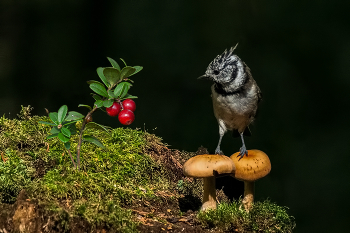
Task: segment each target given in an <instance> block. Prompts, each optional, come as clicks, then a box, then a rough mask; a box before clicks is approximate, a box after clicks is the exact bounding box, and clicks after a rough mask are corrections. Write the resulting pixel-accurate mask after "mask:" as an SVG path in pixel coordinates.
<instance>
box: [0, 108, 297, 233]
mask: <svg viewBox="0 0 350 233" xmlns="http://www.w3.org/2000/svg"><path fill="white" fill-rule="evenodd" d="M39 121H48V119H47V117H39V116H31V115H30V107H25V108H22V111H21V114H20V115H19V118H18V119H7V118H6V117H5V116H3V117H1V118H0V153H1V154H2V157H1V160H0V209H2V212H0V219H3V220H0V228H1V227H3V228H4V229H6V230H7V231H8V232H12V231H13V232H15V231H16V229H17V230H18V229H21V227H22V229H25V230H26V231H27V232H36V231H35V229H39V228H40V229H44V231H45V232H72V231H74V232H137V231H142V232H147V231H153V232H158V230H159V232H162V231H163V230H162V229H164V230H165V229H167V230H168V231H170V232H177V230H178V231H179V232H180V231H181V232H205V231H207V230H206V229H205V227H207V228H208V227H217V229H222V230H227V229H238V228H237V226H235V221H236V220H229V219H228V217H226V218H225V219H221V218H218V217H215V216H216V215H215V213H216V214H218V215H227V214H226V212H225V213H221V212H222V208H223V207H220V208H219V209H218V211H217V212H215V213H214V212H213V213H211V212H210V213H207V215H203V214H199V215H198V218H197V217H196V212H195V211H196V210H197V209H198V208H199V207H200V199H201V186H202V182H201V180H190V179H188V178H185V177H183V175H182V164H183V163H184V162H185V161H186V160H187V159H188V158H190V157H191V156H193V155H195V153H187V152H180V151H177V150H171V149H168V148H167V147H166V145H165V144H163V143H162V142H161V139H160V138H158V137H156V136H155V135H153V134H149V133H147V132H145V131H141V130H132V129H129V128H116V129H111V132H110V134H107V133H105V132H103V131H98V130H94V129H89V130H90V133H91V135H94V136H96V137H97V138H99V139H100V140H101V142H102V143H103V144H104V146H105V148H106V149H101V148H99V147H96V146H95V145H93V144H89V143H83V145H82V148H81V170H80V171H79V170H75V169H74V167H73V165H72V163H71V160H70V158H69V155H68V154H67V153H66V151H65V149H64V146H63V144H62V143H61V142H60V141H59V140H58V139H57V138H53V139H49V140H47V139H46V136H47V134H48V133H49V131H50V127H49V126H47V125H42V124H39V123H38V122H39ZM78 124H79V123H78ZM75 137H77V136H75ZM75 139H77V138H73V140H72V142H77V140H75ZM71 148H72V153H73V154H74V153H75V151H74V148H76V144H74V143H72V147H71ZM21 190H22V191H21ZM19 194H20V195H19ZM228 206H229V205H228ZM257 206H258V204H257ZM264 206H269V205H264ZM270 206H274V205H273V204H271V205H270ZM264 208H265V207H264ZM266 208H267V207H266ZM266 208H265V209H266ZM224 209H232V211H233V209H234V208H231V207H227V208H226V207H225V208H224ZM184 211H187V212H184ZM220 211H221V212H220ZM276 211H277V210H276ZM276 211H275V212H274V213H282V212H283V209H281V210H280V211H279V212H278V211H277V212H276ZM21 213H22V215H26V216H24V217H23V216H22V215H21ZM28 213H32V214H28ZM259 213H261V214H262V215H263V213H264V211H260V212H259ZM266 213H267V214H266V216H265V218H274V216H272V215H268V214H269V213H270V212H268V211H266ZM283 213H285V215H286V216H288V215H287V214H286V212H283ZM231 215H232V214H231ZM231 215H227V216H231ZM21 216H22V217H21ZM205 216H206V217H205ZM6 218H11V219H12V220H11V221H7V222H6V221H5V220H4V219H6ZM24 218H25V219H27V220H26V221H35V222H33V223H32V224H31V225H30V224H29V225H30V226H31V229H29V228H28V229H27V228H26V227H27V226H25V225H23V224H22V223H23V222H25V221H24V220H23V219H24ZM263 218H264V216H262V217H261V218H260V219H263ZM184 219H185V220H184ZM215 219H216V220H215ZM180 220H181V221H180ZM242 221H244V222H245V223H244V224H248V225H249V226H250V229H252V230H253V231H256V232H269V231H268V229H272V228H271V226H270V225H266V226H264V227H261V226H260V225H259V227H258V228H256V227H254V226H253V225H252V224H253V221H252V220H251V218H250V220H249V218H245V219H243V220H242ZM9 222H11V224H10V226H9V225H8V224H9ZM150 222H151V223H150ZM219 222H220V223H219ZM221 222H222V223H224V224H223V225H222V224H221ZM292 223H294V222H293V221H291V222H287V221H285V222H284V224H287V225H288V224H289V225H291V224H292ZM6 224H7V225H6ZM16 224H17V225H16ZM21 224H22V225H21ZM202 226H203V227H204V228H203V227H202ZM275 226H276V224H275V225H274V227H275ZM291 226H292V225H291ZM6 227H7V228H6ZM275 228H276V227H275ZM275 228H273V229H275ZM33 229H34V230H33ZM256 229H257V230H256ZM281 229H282V228H281ZM283 229H285V228H283ZM270 232H277V231H270ZM281 232H282V231H281ZM283 232H288V231H283Z"/></svg>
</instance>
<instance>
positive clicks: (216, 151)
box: [215, 147, 224, 155]
mask: <svg viewBox="0 0 350 233" xmlns="http://www.w3.org/2000/svg"><path fill="white" fill-rule="evenodd" d="M215 154H216V155H223V154H224V153H223V152H222V151H221V150H220V147H218V148H216V149H215Z"/></svg>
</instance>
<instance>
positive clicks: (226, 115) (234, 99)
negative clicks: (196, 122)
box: [198, 44, 262, 158]
mask: <svg viewBox="0 0 350 233" xmlns="http://www.w3.org/2000/svg"><path fill="white" fill-rule="evenodd" d="M237 45H238V44H236V46H234V47H231V48H230V49H229V50H227V49H225V51H224V52H223V53H222V54H221V55H218V56H217V57H216V58H215V59H214V60H213V61H212V62H211V63H210V64H209V66H208V68H207V70H206V71H205V74H204V75H202V76H200V77H199V78H198V79H207V80H211V81H213V82H214V84H213V85H212V86H211V97H212V101H213V109H214V115H215V117H216V119H217V122H218V125H219V136H220V137H219V142H218V145H217V147H216V149H215V154H222V151H221V149H220V145H221V140H222V137H223V136H224V134H225V133H226V132H227V131H233V136H235V135H237V136H240V137H241V140H242V147H241V148H240V150H239V154H238V156H237V157H239V156H240V157H241V158H243V157H244V156H245V155H246V156H248V151H247V148H246V146H245V143H244V135H250V130H249V125H250V124H251V123H252V122H253V121H254V118H255V116H256V112H257V109H258V103H259V102H260V100H261V99H262V93H261V90H260V88H259V87H258V85H257V83H256V81H255V80H254V79H253V76H252V74H251V72H250V69H249V67H248V66H247V65H246V64H245V63H244V62H243V61H242V60H241V59H240V58H239V57H238V56H237V55H236V54H234V50H235V49H236V47H237ZM237 132H238V134H237Z"/></svg>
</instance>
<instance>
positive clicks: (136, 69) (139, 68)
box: [130, 66, 143, 76]
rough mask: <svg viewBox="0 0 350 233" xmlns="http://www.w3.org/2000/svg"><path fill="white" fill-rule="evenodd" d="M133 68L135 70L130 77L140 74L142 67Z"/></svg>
mask: <svg viewBox="0 0 350 233" xmlns="http://www.w3.org/2000/svg"><path fill="white" fill-rule="evenodd" d="M134 68H135V72H134V73H133V74H131V75H134V74H137V73H138V72H140V71H141V70H142V69H143V67H142V66H134ZM131 75H130V76H131Z"/></svg>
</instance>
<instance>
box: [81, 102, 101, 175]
mask: <svg viewBox="0 0 350 233" xmlns="http://www.w3.org/2000/svg"><path fill="white" fill-rule="evenodd" d="M96 109H98V107H96V106H94V108H93V109H92V110H91V111H90V112H88V114H87V115H86V116H85V118H84V121H83V124H82V125H81V129H80V135H79V142H78V146H77V164H78V170H80V148H81V143H82V142H83V133H84V130H85V125H86V119H87V118H88V117H90V116H91V115H92V113H93V112H95V111H96Z"/></svg>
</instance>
